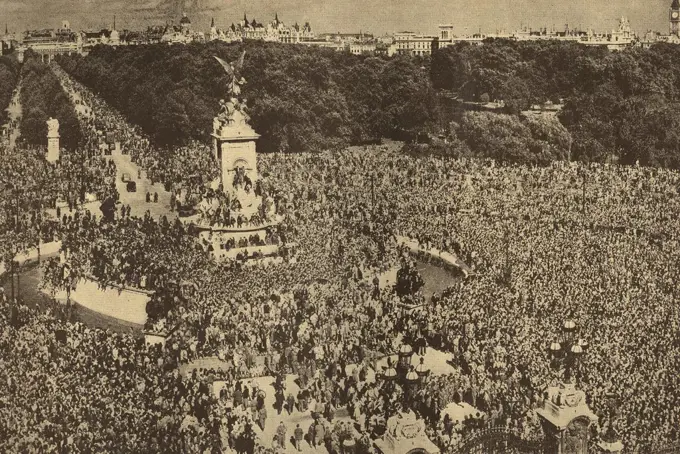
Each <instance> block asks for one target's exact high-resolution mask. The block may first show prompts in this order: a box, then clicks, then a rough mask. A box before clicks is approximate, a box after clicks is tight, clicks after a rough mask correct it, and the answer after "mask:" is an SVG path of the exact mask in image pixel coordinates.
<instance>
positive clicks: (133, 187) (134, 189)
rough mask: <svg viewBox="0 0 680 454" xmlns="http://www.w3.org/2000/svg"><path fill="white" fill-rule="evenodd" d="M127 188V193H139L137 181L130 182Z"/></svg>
mask: <svg viewBox="0 0 680 454" xmlns="http://www.w3.org/2000/svg"><path fill="white" fill-rule="evenodd" d="M125 187H126V189H127V192H137V183H136V182H135V181H132V180H129V181H128V182H127V183H126V186H125Z"/></svg>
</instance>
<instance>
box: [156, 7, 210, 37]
mask: <svg viewBox="0 0 680 454" xmlns="http://www.w3.org/2000/svg"><path fill="white" fill-rule="evenodd" d="M160 41H161V42H162V43H167V44H188V43H193V42H201V41H205V35H204V34H203V33H202V32H194V31H193V30H192V27H191V19H189V18H188V17H187V15H186V14H182V18H181V19H180V20H179V24H178V25H174V24H168V25H167V26H166V27H165V30H164V31H163V36H161V39H160Z"/></svg>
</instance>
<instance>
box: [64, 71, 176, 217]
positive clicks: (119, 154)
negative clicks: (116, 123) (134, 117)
mask: <svg viewBox="0 0 680 454" xmlns="http://www.w3.org/2000/svg"><path fill="white" fill-rule="evenodd" d="M54 65H55V66H54V67H53V70H54V73H55V74H56V75H57V78H58V79H59V81H60V82H61V85H62V87H63V88H64V91H66V93H67V94H68V95H69V97H70V99H71V101H72V102H73V105H74V107H75V110H76V113H77V114H78V119H79V120H80V121H81V126H82V127H83V128H93V126H91V125H90V123H88V122H87V120H89V119H90V118H105V117H106V115H105V114H104V112H102V110H103V109H102V108H101V107H99V106H106V109H108V110H111V111H113V110H114V109H113V108H112V107H109V106H108V104H106V102H105V101H103V100H101V99H98V102H97V103H95V105H94V106H90V105H89V104H88V103H87V102H85V100H84V99H83V97H82V96H81V94H80V93H87V94H88V96H92V97H94V96H96V95H95V94H93V93H92V92H90V91H89V90H88V89H87V88H86V87H84V86H83V85H82V84H80V83H79V82H77V81H75V80H74V79H73V78H71V77H70V76H69V75H68V74H66V72H65V71H64V70H63V69H61V68H60V67H59V66H58V65H57V64H56V63H54ZM125 126H128V125H125ZM126 129H128V130H129V131H132V128H131V127H127V128H126ZM103 133H104V134H103V137H106V135H107V134H106V131H103ZM125 152H126V150H125V149H122V150H121V151H112V152H111V155H110V156H105V158H106V159H111V160H113V162H114V163H115V164H116V189H117V190H118V194H119V197H120V203H121V204H123V205H130V208H131V213H130V214H131V215H132V216H140V217H142V216H144V213H146V211H150V212H151V215H152V216H153V217H154V218H159V217H161V216H167V218H168V220H169V221H173V220H174V219H175V218H176V217H177V214H176V213H175V212H173V211H170V193H169V192H167V191H166V190H165V188H164V187H163V185H162V184H160V183H155V184H154V183H152V182H151V181H150V180H149V179H148V178H147V177H146V172H144V171H143V170H142V169H141V168H140V167H139V165H137V164H136V163H134V162H132V159H131V157H130V155H129V154H124V153H125ZM124 176H125V178H126V179H127V178H129V179H131V180H133V181H135V182H136V183H137V190H136V192H128V190H127V183H126V182H124V181H123V178H124ZM147 192H149V193H150V194H151V196H152V197H153V194H154V193H158V202H156V203H154V202H147V201H146V193H147ZM152 200H153V199H152Z"/></svg>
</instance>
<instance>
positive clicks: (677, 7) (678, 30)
mask: <svg viewBox="0 0 680 454" xmlns="http://www.w3.org/2000/svg"><path fill="white" fill-rule="evenodd" d="M668 17H669V20H670V34H671V35H675V36H677V37H680V0H673V3H671V9H670V11H669V12H668Z"/></svg>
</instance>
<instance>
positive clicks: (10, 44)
mask: <svg viewBox="0 0 680 454" xmlns="http://www.w3.org/2000/svg"><path fill="white" fill-rule="evenodd" d="M16 45H17V37H16V35H15V34H14V33H10V32H9V30H8V29H7V24H5V34H4V35H2V41H0V55H5V54H9V53H11V52H12V51H13V50H14V49H15V48H16Z"/></svg>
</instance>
